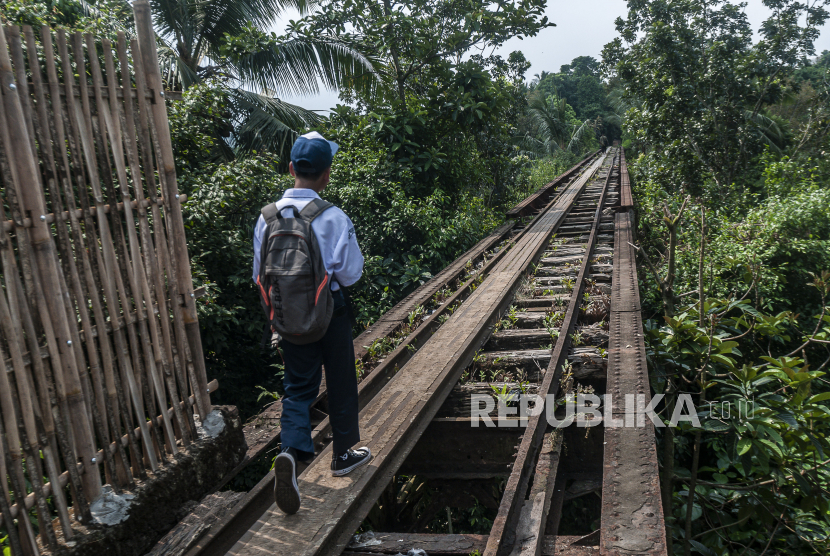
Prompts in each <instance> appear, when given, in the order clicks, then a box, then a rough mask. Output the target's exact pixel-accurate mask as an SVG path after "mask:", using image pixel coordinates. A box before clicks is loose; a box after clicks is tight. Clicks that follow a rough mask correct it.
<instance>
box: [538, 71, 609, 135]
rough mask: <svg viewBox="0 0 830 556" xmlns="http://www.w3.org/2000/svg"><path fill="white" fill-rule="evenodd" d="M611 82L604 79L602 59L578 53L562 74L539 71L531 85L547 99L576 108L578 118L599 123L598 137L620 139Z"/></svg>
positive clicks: (560, 72) (575, 116)
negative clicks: (610, 92)
mask: <svg viewBox="0 0 830 556" xmlns="http://www.w3.org/2000/svg"><path fill="white" fill-rule="evenodd" d="M610 86H611V85H610V83H604V82H603V80H602V73H601V65H600V62H599V61H597V60H596V58H593V57H591V56H578V57H576V58H574V59H573V61H572V62H571V63H570V64H565V65H563V66H561V68H560V69H559V73H549V72H546V71H543V72H541V73H539V74H536V76H535V77H534V80H533V83H532V84H531V88H532V90H533V91H534V92H535V93H538V94H539V96H541V97H542V98H544V99H548V101H549V100H550V99H561V100H564V101H565V102H567V104H568V106H569V107H571V109H572V110H573V116H574V118H575V120H576V121H578V122H580V124H581V123H582V122H585V121H590V122H597V123H598V132H599V133H598V136H599V135H605V136H606V137H608V138H609V140H612V141H613V140H614V139H618V138H619V137H620V135H621V133H622V130H621V129H620V121H619V117H618V116H617V115H616V114H615V110H614V107H613V105H612V102H611V100H610V99H609V98H608V92H609V89H610Z"/></svg>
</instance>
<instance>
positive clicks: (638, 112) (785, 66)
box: [603, 0, 828, 196]
mask: <svg viewBox="0 0 830 556" xmlns="http://www.w3.org/2000/svg"><path fill="white" fill-rule="evenodd" d="M764 4H765V5H766V6H767V7H769V8H771V9H772V11H773V14H772V16H771V17H770V18H769V19H768V20H767V21H765V22H764V24H763V25H762V28H761V35H762V39H761V40H760V41H759V42H758V43H757V44H755V45H753V44H752V29H751V27H750V25H749V22H748V21H747V18H746V14H745V13H744V12H743V10H742V9H741V7H740V6H739V5H735V4H731V3H729V2H726V1H724V0H714V1H710V0H683V1H680V0H631V1H629V2H628V6H629V12H628V17H627V19H625V20H624V19H622V18H618V19H617V22H616V23H617V31H618V32H619V33H620V38H617V39H615V40H614V41H613V42H611V43H609V44H608V45H606V47H605V49H604V51H603V61H604V67H605V68H606V71H607V72H608V73H617V74H618V75H619V77H620V78H621V79H622V82H623V87H624V90H625V96H626V97H627V98H628V99H630V100H631V101H632V104H634V105H636V107H634V108H632V109H631V110H629V111H628V113H627V117H628V121H627V123H626V126H627V128H628V130H629V132H630V133H631V135H632V136H633V137H634V138H635V140H637V141H638V142H641V143H643V144H645V145H647V148H648V149H649V154H648V157H649V160H650V161H651V162H653V164H651V167H652V168H653V169H654V173H653V175H652V177H653V178H654V179H656V180H657V181H658V182H659V183H661V184H662V185H663V186H664V187H666V188H668V189H672V190H679V189H681V188H683V189H685V190H687V191H689V192H691V193H692V194H695V195H697V194H700V193H701V192H702V191H703V188H704V184H705V183H707V182H709V183H711V182H714V184H715V191H713V192H712V195H713V196H715V195H723V194H724V193H725V188H726V187H727V186H729V185H730V184H732V183H733V182H735V181H736V180H738V179H739V177H740V176H742V175H743V174H745V173H746V172H747V170H748V168H749V165H750V163H751V161H752V159H753V157H754V156H756V155H757V154H758V153H759V152H760V151H761V150H763V148H765V146H769V147H771V148H773V149H779V148H780V147H781V146H782V137H783V134H782V133H781V130H780V129H779V128H778V126H777V124H776V123H775V122H774V121H773V120H771V119H770V118H769V117H767V116H766V115H765V114H764V113H763V111H762V110H763V108H764V107H765V106H768V105H770V104H773V103H775V102H777V101H779V100H780V99H781V96H782V91H783V80H784V79H785V78H786V77H788V75H789V74H790V73H791V71H792V67H793V65H794V64H795V62H796V61H798V60H799V59H800V58H802V57H803V56H806V55H811V54H813V41H814V40H815V38H816V37H817V36H818V27H820V26H821V25H822V24H823V23H824V21H825V20H826V19H827V16H828V13H827V11H826V10H825V8H824V6H826V5H827V1H826V0H819V1H817V2H813V3H810V4H805V3H801V2H797V1H795V0H764ZM800 18H804V20H805V25H804V26H801V25H800V24H799V20H800Z"/></svg>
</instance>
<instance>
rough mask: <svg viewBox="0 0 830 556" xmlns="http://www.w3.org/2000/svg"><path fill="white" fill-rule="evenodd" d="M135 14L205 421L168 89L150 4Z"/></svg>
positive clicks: (141, 0) (141, 4) (207, 407)
mask: <svg viewBox="0 0 830 556" xmlns="http://www.w3.org/2000/svg"><path fill="white" fill-rule="evenodd" d="M133 10H134V12H135V27H136V34H137V36H138V42H139V46H140V50H141V58H142V62H143V65H144V68H145V70H146V72H147V85H148V86H149V88H150V89H151V91H152V92H153V93H154V96H155V102H154V104H153V106H152V112H153V117H154V120H155V124H156V133H157V135H158V141H159V146H160V150H161V159H160V165H161V166H162V167H161V170H162V171H163V173H164V175H165V182H164V185H165V191H164V198H165V212H166V215H167V217H168V218H170V219H171V224H172V227H173V228H174V229H175V230H176V232H177V233H175V234H171V235H170V237H169V239H170V241H171V242H172V245H173V258H174V259H175V260H176V264H177V265H178V271H179V272H178V274H177V281H178V282H179V286H180V288H181V291H182V293H183V294H184V302H185V308H184V309H185V310H184V311H183V317H184V322H185V328H186V332H187V338H188V340H189V344H190V349H191V352H192V355H193V363H194V366H195V374H196V384H194V385H193V389H194V393H195V394H196V401H197V406H198V409H199V416H200V417H201V418H202V419H204V418H205V417H207V414H208V413H210V411H211V404H210V395H209V394H208V391H207V371H206V369H205V358H204V351H203V350H202V338H201V335H200V333H199V320H198V317H197V316H196V301H195V296H194V294H193V277H192V276H191V274H190V258H189V256H188V254H187V244H186V242H185V233H184V219H183V217H182V209H181V206H179V204H178V203H173V202H172V199H174V198H175V196H176V195H177V194H178V190H177V184H176V161H175V159H174V158H173V143H172V139H171V137H170V127H169V124H168V122H167V108H166V106H165V104H164V87H163V84H162V81H161V72H160V71H159V64H158V53H157V52H156V36H155V32H154V31H153V24H152V18H151V15H150V4H149V2H148V1H147V0H136V1H135V2H134V3H133ZM159 173H160V174H161V173H162V172H161V171H160V172H159Z"/></svg>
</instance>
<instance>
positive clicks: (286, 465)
mask: <svg viewBox="0 0 830 556" xmlns="http://www.w3.org/2000/svg"><path fill="white" fill-rule="evenodd" d="M291 452H292V450H290V449H288V450H286V451H285V452H282V453H281V454H280V455H278V456H277V459H275V460H274V500H275V501H276V502H277V507H279V509H281V510H282V511H283V512H285V513H286V514H288V515H291V514H295V513H297V511H298V510H299V509H300V487H298V486H297V464H296V462H295V461H294V455H293V454H292V453H291Z"/></svg>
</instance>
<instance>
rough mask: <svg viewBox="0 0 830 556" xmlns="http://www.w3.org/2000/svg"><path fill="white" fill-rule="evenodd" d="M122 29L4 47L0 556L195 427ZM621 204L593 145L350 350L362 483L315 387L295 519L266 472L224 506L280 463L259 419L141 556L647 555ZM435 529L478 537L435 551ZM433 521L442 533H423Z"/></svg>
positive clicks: (157, 107)
mask: <svg viewBox="0 0 830 556" xmlns="http://www.w3.org/2000/svg"><path fill="white" fill-rule="evenodd" d="M135 11H136V28H137V32H138V39H137V40H133V41H128V40H127V39H126V37H125V36H124V35H123V34H122V35H120V36H119V37H118V40H117V41H116V43H111V42H109V41H106V40H105V41H103V42H101V43H98V42H96V40H95V39H94V38H93V37H91V36H89V35H87V36H82V35H80V34H77V33H76V34H74V35H67V34H66V33H65V32H63V31H58V32H57V33H54V34H53V32H52V31H51V30H49V29H48V28H44V29H42V30H40V32H39V33H37V34H36V33H35V31H34V30H33V29H31V28H23V29H19V28H16V27H7V28H5V29H0V45H2V48H0V101H2V106H0V155H2V156H0V177H2V183H3V184H4V194H3V202H2V203H0V265H2V275H3V281H4V288H2V289H0V290H2V291H0V325H2V326H1V327H0V332H2V338H0V348H2V349H0V358H2V361H3V362H4V365H5V369H4V370H3V371H0V410H1V413H2V420H0V424H2V425H3V427H2V428H0V487H2V488H3V490H4V495H0V521H2V523H4V525H5V529H6V531H7V532H8V535H9V542H10V548H11V551H12V554H13V555H14V556H23V555H27V556H28V555H30V554H32V555H34V554H40V553H49V552H53V553H57V552H60V551H62V550H63V549H64V548H66V547H67V546H70V545H71V543H74V542H75V541H73V540H72V539H73V538H74V535H76V534H77V524H78V523H85V524H86V523H89V522H90V515H91V514H90V502H92V501H94V500H98V499H100V498H101V496H103V494H104V493H105V492H106V489H105V488H104V484H105V483H106V484H108V485H109V487H107V488H109V489H110V490H112V491H113V492H114V493H116V494H118V493H121V492H122V491H124V490H127V491H129V490H130V489H132V488H133V487H135V485H136V484H137V483H141V482H142V481H146V480H147V478H148V475H154V476H160V475H162V474H163V472H164V470H165V469H167V468H168V466H169V465H171V462H172V461H174V460H176V457H177V456H178V455H179V454H183V453H185V452H187V450H188V447H189V446H191V444H192V443H193V442H194V441H195V440H196V439H197V437H198V431H199V430H201V429H203V428H204V424H205V423H206V422H208V421H209V420H210V418H211V415H212V414H213V413H212V412H213V406H212V405H211V401H210V393H211V392H212V391H214V390H215V389H216V388H217V387H218V385H217V384H216V383H215V382H210V383H209V382H208V381H207V379H206V373H205V363H204V359H203V356H202V348H201V341H200V337H199V329H198V320H197V319H196V310H195V299H196V298H197V297H198V295H199V292H198V291H196V290H194V289H193V284H192V278H191V275H190V267H189V259H188V256H187V247H186V245H185V243H184V239H183V238H184V228H183V222H182V213H181V207H180V204H181V202H183V201H184V200H185V198H184V196H183V195H180V194H179V192H178V189H177V183H176V174H175V161H174V159H173V156H172V148H171V139H170V135H169V125H168V122H167V115H166V110H165V100H166V99H165V94H166V92H165V91H164V90H163V81H162V79H161V74H160V71H159V66H158V60H157V56H156V51H155V41H154V35H153V31H152V26H151V23H150V16H149V5H148V4H147V2H146V0H137V1H136V2H135ZM81 76H82V77H81ZM102 184H103V187H102ZM633 206H634V203H633V199H632V195H631V187H630V183H629V177H628V169H627V166H626V161H625V153H624V151H623V150H622V149H621V148H617V147H612V148H610V149H608V150H607V152H597V153H592V154H590V155H589V156H587V157H586V158H585V159H583V160H582V161H580V162H579V163H578V164H577V165H575V166H574V167H573V168H571V169H570V170H568V171H567V172H565V173H563V174H562V175H560V176H558V177H557V178H556V179H555V180H554V181H552V182H551V183H549V184H547V185H546V186H545V187H543V188H541V189H540V190H539V191H537V192H536V193H534V194H533V195H531V196H530V197H528V198H527V199H526V200H524V201H523V202H522V203H520V204H519V205H517V206H516V207H514V208H513V209H512V210H511V211H509V213H508V214H507V216H508V218H507V221H506V223H505V224H504V225H503V226H501V227H500V228H498V229H497V230H495V231H494V232H493V233H492V234H490V235H489V236H488V237H486V238H484V239H482V240H481V241H480V242H479V243H478V244H477V245H475V246H474V247H473V248H472V249H470V250H469V251H468V252H467V253H464V254H463V255H462V256H461V257H459V258H458V259H457V260H456V261H454V262H453V263H452V264H451V265H449V266H448V267H447V268H446V269H444V270H443V271H442V272H440V273H439V274H438V275H436V276H435V277H434V278H433V279H431V280H430V281H429V282H427V283H425V284H423V285H422V286H421V287H420V288H418V289H417V290H415V291H414V292H412V293H411V294H410V295H409V296H407V297H406V298H405V299H404V300H402V301H401V302H400V303H399V304H398V305H396V306H395V307H394V308H392V309H391V310H390V311H389V312H387V313H386V314H385V315H383V317H381V318H380V319H379V320H378V321H377V322H376V323H374V324H373V325H372V326H371V327H369V328H368V329H367V330H366V331H364V332H363V333H362V334H361V335H360V336H358V337H357V338H356V339H355V341H354V345H355V351H356V354H357V356H358V357H359V358H360V360H361V370H362V375H361V379H360V384H359V403H360V425H361V432H362V435H363V438H364V442H365V443H366V444H367V445H368V446H369V447H370V448H371V449H372V452H373V454H375V456H374V458H373V460H372V461H371V462H370V463H369V464H368V465H366V466H363V467H361V468H359V469H357V470H355V471H354V472H353V473H351V474H350V475H349V476H348V477H345V478H333V477H331V475H330V472H329V461H330V453H329V452H330V450H331V446H330V445H329V441H330V438H331V437H330V432H331V428H330V424H329V420H328V415H327V414H326V408H327V403H326V399H327V398H326V397H327V392H326V389H325V384H324V385H323V387H322V388H321V391H320V394H319V396H318V398H317V400H316V401H315V403H314V405H313V408H312V412H313V424H314V426H315V428H314V431H313V439H314V441H315V443H316V445H317V448H318V450H317V453H318V455H317V457H316V459H314V460H313V461H312V462H311V463H310V464H309V465H308V466H307V467H305V468H303V469H301V473H300V475H299V479H298V481H299V485H300V491H301V493H302V500H303V502H302V506H301V509H300V511H299V512H298V513H297V514H295V515H292V516H286V515H283V514H282V513H281V512H280V511H279V510H277V509H276V507H275V505H274V503H273V491H272V488H273V487H272V485H273V473H269V474H268V475H266V476H265V477H264V478H262V480H261V481H260V482H259V483H258V484H257V485H256V486H255V487H254V488H253V489H251V490H250V491H249V492H247V493H234V492H232V491H228V490H222V488H223V487H224V486H225V485H226V484H227V483H228V482H229V481H230V480H231V479H232V478H233V477H234V476H236V475H237V474H238V473H239V472H240V471H242V470H243V469H244V468H245V467H246V466H247V465H250V464H251V463H252V462H255V461H261V460H262V458H267V457H269V456H268V453H269V450H272V449H273V448H274V447H275V446H276V445H278V442H279V436H280V429H279V416H280V412H281V406H280V403H279V402H275V403H274V404H272V405H271V406H269V407H268V408H266V410H265V411H264V412H263V413H262V414H261V415H259V416H258V417H257V418H256V419H254V420H253V421H252V422H251V423H250V424H249V425H248V426H246V427H245V439H246V441H247V453H246V455H245V457H244V459H243V460H242V461H241V462H240V463H239V464H238V465H236V466H235V467H234V468H233V469H230V470H228V472H226V473H225V472H223V473H222V477H221V479H220V480H218V481H217V482H216V483H215V484H214V485H213V486H212V488H211V490H212V491H213V494H210V495H209V496H207V497H206V498H204V499H203V500H202V501H201V503H200V505H198V507H196V508H195V509H194V510H193V512H192V513H191V515H188V516H186V517H185V518H184V519H183V520H182V521H181V522H180V523H179V525H178V526H176V527H175V528H174V529H173V530H172V531H171V532H170V533H169V534H168V535H167V536H166V537H164V538H163V539H162V540H161V541H159V542H158V544H157V545H156V546H155V548H154V549H153V550H152V551H151V552H150V554H153V555H155V556H161V555H173V554H176V555H187V556H214V555H215V556H219V555H226V554H227V555H238V556H243V555H244V556H254V555H266V554H268V555H272V554H273V555H286V556H299V555H304V556H312V555H315V556H316V555H320V556H322V555H340V554H344V555H348V556H368V555H369V554H392V555H394V554H398V553H407V552H408V551H410V552H411V553H412V554H420V553H421V552H417V550H418V549H420V550H423V551H424V552H425V553H426V554H429V555H430V556H436V555H460V554H464V555H469V554H483V555H486V556H514V555H515V556H519V555H533V556H539V555H542V554H544V555H548V556H553V555H557V556H560V555H574V556H575V555H583V554H603V555H604V554H607V555H633V554H637V555H643V556H645V555H649V556H650V555H654V556H658V555H663V554H666V539H665V524H664V518H663V513H662V507H661V497H660V488H659V481H658V465H657V455H656V447H655V431H654V424H653V422H652V420H651V419H649V418H646V417H645V415H644V412H643V408H645V407H646V406H648V405H649V402H650V388H649V380H648V371H647V366H646V358H645V345H644V338H643V325H642V321H641V316H640V300H639V291H638V283H637V272H636V265H635V253H634V247H633V245H632V243H633V240H634V239H633V233H634V211H633ZM7 210H8V211H9V212H10V214H8V215H7V213H6V211H7ZM629 400H634V403H629ZM542 401H545V404H544V407H543V404H542ZM569 413H570V414H571V415H572V416H573V417H574V419H573V421H574V423H571V424H567V422H568V419H567V416H568V414H569ZM196 418H198V421H199V423H197V422H196V420H197V419H196ZM562 423H565V424H566V425H567V426H560V425H561V424H562ZM200 427H201V428H200ZM67 491H68V497H67V494H66V493H67ZM10 494H11V495H10ZM12 495H13V496H12ZM70 509H71V510H72V512H71V514H70ZM453 509H454V511H456V512H458V511H481V512H484V511H485V510H486V512H489V514H490V515H495V518H494V519H493V520H492V526H490V527H489V531H487V533H486V534H477V535H472V534H453V532H452V511H453ZM53 511H54V513H55V514H57V517H56V518H55V517H54V516H53ZM27 512H28V515H32V516H34V517H35V518H36V520H35V521H36V522H37V525H38V527H37V532H35V529H34V527H33V526H32V523H30V520H27V519H20V517H21V516H23V515H27ZM577 512H578V513H579V515H580V516H581V519H580V520H575V519H574V516H575V515H576V513H577ZM444 515H446V516H447V532H446V534H426V533H424V531H425V529H426V526H427V525H428V524H429V523H430V522H433V521H435V520H436V519H438V520H440V519H442V516H444ZM577 522H578V523H577ZM488 524H489V521H488ZM369 529H371V530H372V531H371V534H369V533H368V530H369ZM362 531H367V532H363V533H362V534H360V535H358V536H355V535H356V533H358V532H362ZM59 535H60V536H59Z"/></svg>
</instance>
